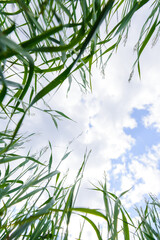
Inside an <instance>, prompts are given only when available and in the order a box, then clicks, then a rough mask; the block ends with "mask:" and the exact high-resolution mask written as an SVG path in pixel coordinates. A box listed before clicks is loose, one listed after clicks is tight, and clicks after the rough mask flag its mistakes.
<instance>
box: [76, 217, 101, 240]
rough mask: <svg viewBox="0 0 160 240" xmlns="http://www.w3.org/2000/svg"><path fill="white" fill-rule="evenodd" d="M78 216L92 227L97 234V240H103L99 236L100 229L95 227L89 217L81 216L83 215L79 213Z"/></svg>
mask: <svg viewBox="0 0 160 240" xmlns="http://www.w3.org/2000/svg"><path fill="white" fill-rule="evenodd" d="M80 216H81V217H83V218H84V219H85V220H86V221H87V222H89V223H90V224H91V226H92V227H93V229H94V231H95V232H96V234H97V238H98V240H103V239H102V237H101V234H100V231H99V229H98V228H97V226H96V224H95V223H94V222H93V221H92V220H91V219H89V218H88V217H86V216H83V215H80Z"/></svg>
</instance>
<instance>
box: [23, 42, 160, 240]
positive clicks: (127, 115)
mask: <svg viewBox="0 0 160 240" xmlns="http://www.w3.org/2000/svg"><path fill="white" fill-rule="evenodd" d="M159 50H160V49H159V48H158V46H155V47H154V48H152V49H150V46H149V47H148V48H147V49H146V50H145V52H144V54H143V56H142V59H141V71H142V79H141V80H140V79H139V77H138V74H137V73H136V72H135V75H134V76H133V79H132V80H131V82H130V83H129V82H128V76H129V74H130V71H131V67H132V63H133V60H134V57H133V48H131V46H130V43H129V44H128V45H127V46H126V47H123V46H121V47H120V49H119V50H118V52H117V53H116V54H115V55H114V56H113V58H112V59H111V61H110V62H109V64H108V66H107V67H106V70H105V76H103V75H102V73H101V72H100V70H99V69H97V68H95V69H93V79H92V84H93V92H92V93H87V94H83V93H82V92H81V91H80V90H79V87H78V86H77V85H76V84H75V83H73V85H72V87H71V90H70V92H69V94H68V96H66V91H67V88H68V82H67V81H66V82H65V83H64V85H62V86H61V88H60V89H59V90H58V92H57V93H56V94H54V93H53V94H51V95H50V96H49V98H48V103H49V104H50V106H51V107H52V109H55V110H59V111H61V112H63V113H65V114H66V115H67V116H69V117H70V118H71V119H73V120H74V121H70V120H67V119H63V120H62V121H59V122H58V130H57V129H56V128H55V126H54V124H53V121H52V120H51V118H50V117H49V116H46V114H44V113H42V112H38V114H37V113H36V112H35V113H34V110H32V111H33V113H32V111H31V114H34V115H33V116H31V118H30V117H28V118H29V119H30V120H27V119H26V120H25V127H26V128H28V129H30V131H31V132H32V130H33V131H34V132H36V133H39V135H37V137H36V136H35V139H33V142H32V146H33V147H32V149H33V150H35V149H37V150H38V149H39V148H40V146H44V145H47V143H48V140H50V142H51V144H52V147H53V153H54V154H53V159H54V161H55V165H56V164H57V163H58V162H59V160H60V159H61V158H62V157H63V155H64V154H65V151H66V148H67V146H68V150H67V151H72V152H71V154H70V155H69V157H68V158H66V159H65V161H63V163H62V164H61V166H60V169H59V170H60V171H62V172H64V173H65V172H66V171H67V170H68V169H69V175H68V183H73V179H74V176H75V175H76V173H77V171H78V169H79V168H80V166H81V163H82V161H83V156H84V153H85V151H86V148H87V150H88V151H89V150H90V149H91V150H92V152H91V154H90V157H89V159H88V161H87V165H86V168H85V172H84V178H83V181H82V186H81V190H80V192H79V196H78V199H77V203H76V205H77V206H86V207H93V208H102V200H101V195H100V193H96V192H95V191H92V190H89V189H91V188H92V187H93V186H92V184H91V183H93V184H95V185H97V186H98V181H102V182H104V175H105V174H106V176H107V183H108V190H110V191H112V192H113V193H115V194H117V195H119V194H120V193H122V192H123V191H126V190H128V189H130V191H129V192H128V193H127V194H126V195H124V197H123V199H122V202H123V204H124V206H125V207H126V208H127V209H130V211H131V214H133V216H134V214H135V213H134V211H133V207H134V206H135V204H136V205H137V206H141V205H143V203H144V198H146V197H147V196H148V194H150V193H152V194H153V195H156V196H158V197H159V196H160V187H159V186H160V116H159V115H160V112H159V107H160V92H159V89H160V82H159V75H160V68H159V64H160V59H159V57H158V56H157V52H158V51H159ZM55 165H54V164H53V167H54V166H55ZM75 232H76V231H75ZM88 234H89V233H88ZM75 235H76V233H75ZM88 239H89V238H88ZM92 239H94V238H92Z"/></svg>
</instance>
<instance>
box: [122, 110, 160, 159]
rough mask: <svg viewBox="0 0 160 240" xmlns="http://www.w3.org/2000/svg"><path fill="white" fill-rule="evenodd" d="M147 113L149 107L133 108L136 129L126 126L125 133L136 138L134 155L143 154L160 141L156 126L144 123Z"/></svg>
mask: <svg viewBox="0 0 160 240" xmlns="http://www.w3.org/2000/svg"><path fill="white" fill-rule="evenodd" d="M147 115H149V111H148V108H147V107H146V109H133V112H132V114H131V117H132V118H134V119H135V120H136V122H137V126H136V127H135V128H134V129H130V128H124V131H125V133H126V134H127V135H131V136H132V137H133V138H134V139H135V140H136V143H135V145H134V146H133V147H132V150H131V153H132V154H133V155H139V154H143V153H145V152H146V151H147V150H148V149H149V148H151V147H152V146H153V145H155V144H158V143H159V142H160V133H159V132H157V131H156V128H154V126H152V125H151V126H149V127H145V125H144V121H143V119H144V117H145V116H147Z"/></svg>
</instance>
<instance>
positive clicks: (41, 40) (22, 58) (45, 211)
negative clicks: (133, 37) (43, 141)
mask: <svg viewBox="0 0 160 240" xmlns="http://www.w3.org/2000/svg"><path fill="white" fill-rule="evenodd" d="M149 4H150V5H151V8H150V13H149V15H148V16H147V17H146V20H145V21H144V24H143V27H142V30H141V33H140V36H139V38H138V39H137V44H136V51H137V59H136V60H135V63H134V64H133V69H132V73H133V71H134V68H135V66H137V69H138V72H139V76H141V69H140V57H141V54H142V53H143V51H144V49H145V47H146V46H147V44H148V42H149V41H150V39H151V38H152V39H154V41H153V44H155V43H156V41H157V39H158V36H159V16H160V14H159V9H160V8H159V7H160V3H159V1H151V0H150V1H149V0H141V1H128V0H121V1H114V0H108V1H104V0H103V1H102V0H97V1H89V0H88V1H87V0H80V1H74V0H68V1H59V0H50V1H49V0H45V1H42V0H2V1H0V87H1V89H0V107H1V110H0V119H1V129H0V164H1V172H0V173H1V180H0V201H1V202H0V239H68V236H69V223H70V219H71V217H72V214H73V213H74V214H76V215H78V216H80V217H82V218H83V219H84V220H85V221H87V222H88V223H89V224H90V225H91V226H92V228H93V230H94V231H95V235H96V236H97V239H102V238H103V236H102V234H101V231H100V229H99V227H98V225H97V224H96V223H95V222H94V221H93V219H92V217H91V216H92V215H93V216H97V217H98V218H101V219H103V221H104V222H105V223H106V228H107V232H108V236H106V237H107V239H118V237H119V232H121V231H122V232H123V236H124V239H130V237H131V233H130V227H131V228H132V229H135V232H134V236H137V238H138V239H159V206H160V205H159V202H158V200H156V199H155V198H153V197H152V196H151V198H150V200H151V202H147V203H146V209H145V210H144V211H143V210H137V212H138V214H139V216H140V219H139V223H138V225H137V226H136V225H135V223H134V222H133V221H132V219H131V218H130V216H129V214H128V213H127V212H126V210H125V209H124V208H123V206H122V204H121V200H120V198H121V196H120V197H117V196H116V195H114V194H113V193H110V192H108V191H107V188H106V181H105V182H104V183H103V184H100V187H96V188H95V190H96V191H99V192H100V193H101V194H102V195H103V200H104V210H105V211H104V212H103V213H102V211H100V210H95V209H89V208H75V205H74V204H75V200H76V197H77V194H78V189H79V187H80V183H81V179H82V177H83V171H84V167H85V163H86V160H87V158H88V154H87V153H86V154H85V155H84V161H83V163H82V166H81V168H80V169H79V171H78V173H77V176H76V178H75V182H74V183H73V185H72V186H67V184H65V179H66V178H67V176H61V173H60V172H59V171H58V169H57V168H55V170H52V169H53V168H52V167H51V166H52V148H51V145H50V150H51V154H50V157H49V160H48V163H47V164H46V163H44V162H43V158H42V156H41V154H40V155H39V156H38V157H37V156H32V155H31V154H30V152H29V153H28V154H27V155H21V154H20V153H19V152H20V151H19V150H20V148H21V146H22V145H23V144H24V145H25V141H26V139H25V137H24V136H21V134H20V133H19V131H20V128H21V125H22V123H24V124H25V122H24V119H25V116H26V114H27V113H29V111H30V108H33V107H35V108H37V109H39V110H40V111H44V112H45V113H46V114H49V115H50V116H51V117H52V119H53V121H54V124H55V127H57V124H58V123H57V119H58V118H57V116H61V117H64V118H69V117H68V116H66V115H65V113H62V112H60V111H53V110H52V109H50V107H49V106H48V105H47V103H45V102H46V99H47V96H48V95H49V94H50V93H51V91H54V90H57V88H58V87H60V86H61V85H62V84H63V82H64V81H66V80H67V79H68V83H69V84H68V91H69V90H70V89H71V86H72V82H73V81H76V78H75V77H74V74H79V76H80V77H81V81H77V84H79V87H80V89H81V90H82V91H83V92H84V91H88V90H91V91H92V83H91V75H92V65H93V64H94V63H95V62H98V61H99V64H100V67H102V68H103V67H104V66H105V65H106V64H107V62H108V60H109V59H110V57H111V56H112V54H113V53H114V51H116V50H117V48H118V46H119V44H120V43H121V41H123V40H125V41H126V39H127V36H128V32H129V27H130V24H131V20H132V18H133V17H134V15H135V13H137V12H138V11H139V10H140V9H141V8H143V7H144V6H145V5H149ZM117 16H118V18H117ZM111 26H112V27H111ZM104 29H105V31H103V30H104ZM153 37H154V38H153ZM104 55H106V56H107V58H106V59H107V60H106V62H103V59H104V58H103V56H104ZM42 100H43V102H44V103H45V109H42V108H40V105H39V104H38V103H39V102H40V101H42ZM68 156H69V154H67V155H65V156H64V158H66V157H68ZM122 195H123V194H122ZM43 196H45V198H46V200H44V197H43ZM42 201H43V203H42ZM82 234H83V231H82V232H80V236H81V235H82ZM106 237H105V238H106ZM79 238H80V237H79Z"/></svg>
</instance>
